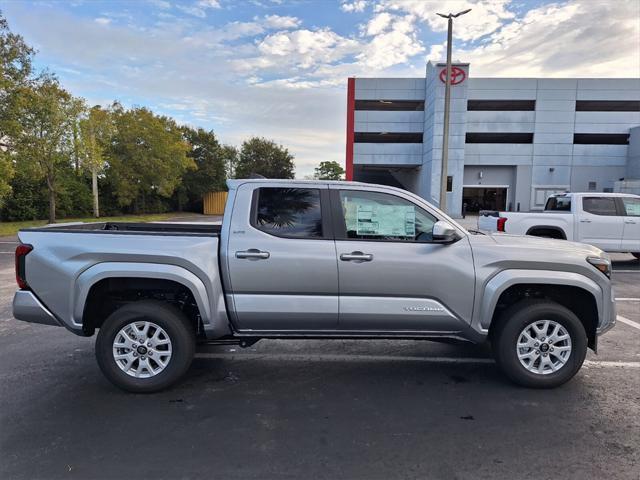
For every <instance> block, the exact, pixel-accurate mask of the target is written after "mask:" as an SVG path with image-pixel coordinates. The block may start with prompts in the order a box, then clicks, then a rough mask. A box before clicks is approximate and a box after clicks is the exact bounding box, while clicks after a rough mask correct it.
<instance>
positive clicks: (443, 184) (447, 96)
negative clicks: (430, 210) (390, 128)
mask: <svg viewBox="0 0 640 480" xmlns="http://www.w3.org/2000/svg"><path fill="white" fill-rule="evenodd" d="M470 11H471V9H470V8H469V9H467V10H463V11H462V12H458V13H456V14H453V13H450V14H449V15H444V14H442V13H438V14H437V15H439V16H441V17H442V18H446V19H448V29H447V75H446V82H445V89H444V125H443V126H442V165H441V168H440V210H442V211H443V212H445V213H446V211H447V163H448V162H449V109H450V107H451V105H450V104H451V42H452V37H453V19H454V18H458V17H460V16H462V15H464V14H465V13H469V12H470Z"/></svg>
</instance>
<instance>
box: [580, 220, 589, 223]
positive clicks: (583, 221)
mask: <svg viewBox="0 0 640 480" xmlns="http://www.w3.org/2000/svg"><path fill="white" fill-rule="evenodd" d="M580 223H591V220H580Z"/></svg>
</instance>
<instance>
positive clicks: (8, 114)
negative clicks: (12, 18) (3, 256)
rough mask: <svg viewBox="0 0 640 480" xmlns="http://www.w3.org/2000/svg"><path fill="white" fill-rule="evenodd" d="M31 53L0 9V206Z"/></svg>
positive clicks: (9, 173)
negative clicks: (21, 92)
mask: <svg viewBox="0 0 640 480" xmlns="http://www.w3.org/2000/svg"><path fill="white" fill-rule="evenodd" d="M33 53H34V52H33V49H32V48H30V47H29V46H27V45H26V44H25V43H24V40H23V39H22V37H21V36H20V35H16V34H13V33H11V31H10V30H9V26H8V24H7V21H6V19H5V18H4V17H3V16H2V12H0V207H2V204H3V201H4V199H5V198H6V197H7V196H8V195H9V194H10V193H11V186H10V182H11V178H12V177H13V175H14V168H13V160H12V158H11V151H12V149H11V135H12V134H15V133H16V132H18V131H19V123H18V115H17V112H16V105H15V104H16V100H17V98H18V97H19V96H20V91H21V89H22V87H24V86H25V85H27V83H28V81H29V76H30V75H31V59H32V57H33Z"/></svg>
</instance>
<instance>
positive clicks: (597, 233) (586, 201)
mask: <svg viewBox="0 0 640 480" xmlns="http://www.w3.org/2000/svg"><path fill="white" fill-rule="evenodd" d="M623 228H624V223H623V221H622V216H621V215H620V214H619V212H618V210H617V207H616V199H615V197H582V211H581V212H580V213H579V214H578V238H576V240H577V241H579V242H582V243H588V244H589V245H593V246H594V247H598V248H601V249H602V250H604V251H606V252H616V251H619V250H620V243H621V241H622V232H623Z"/></svg>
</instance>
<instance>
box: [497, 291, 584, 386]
mask: <svg viewBox="0 0 640 480" xmlns="http://www.w3.org/2000/svg"><path fill="white" fill-rule="evenodd" d="M492 347H493V351H494V355H495V358H496V362H497V363H498V365H499V367H500V368H501V369H502V371H503V372H504V373H505V375H506V376H507V377H509V378H510V379H511V380H512V381H514V382H515V383H517V384H519V385H522V386H525V387H531V388H554V387H557V386H559V385H562V384H563V383H565V382H567V381H569V380H570V379H571V378H573V376H574V375H575V374H576V373H577V372H578V370H580V367H581V366H582V363H583V362H584V359H585V356H586V354H587V334H586V331H585V328H584V326H583V325H582V322H580V320H579V319H578V317H576V315H575V314H574V313H573V312H571V311H570V310H569V309H567V308H565V307H563V306H562V305H559V304H557V303H555V302H551V301H546V300H523V301H520V302H518V303H517V304H515V305H513V306H512V307H510V308H508V309H507V310H506V311H505V312H504V313H503V314H502V315H501V317H500V319H499V320H498V324H497V325H496V329H495V330H494V331H493V332H492Z"/></svg>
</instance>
